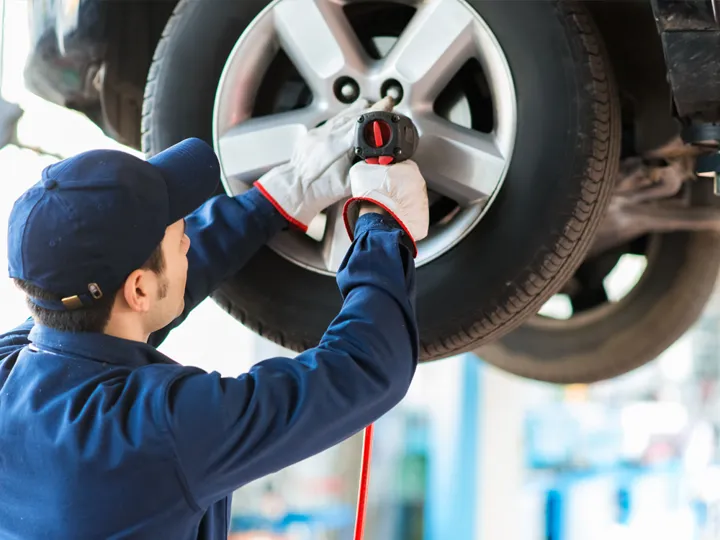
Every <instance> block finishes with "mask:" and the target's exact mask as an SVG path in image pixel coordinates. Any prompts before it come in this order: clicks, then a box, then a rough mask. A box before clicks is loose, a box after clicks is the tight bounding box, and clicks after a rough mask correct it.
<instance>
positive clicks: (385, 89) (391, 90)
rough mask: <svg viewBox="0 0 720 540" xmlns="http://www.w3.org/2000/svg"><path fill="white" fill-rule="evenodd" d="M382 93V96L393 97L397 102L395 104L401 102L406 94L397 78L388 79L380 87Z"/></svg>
mask: <svg viewBox="0 0 720 540" xmlns="http://www.w3.org/2000/svg"><path fill="white" fill-rule="evenodd" d="M380 95H381V96H382V97H388V96H389V97H391V98H392V100H393V101H394V102H395V105H397V104H398V103H400V102H401V101H402V99H403V96H404V95H405V92H404V91H403V87H402V85H401V84H400V83H399V82H398V81H396V80H395V79H388V80H387V81H385V82H384V83H383V85H382V88H380Z"/></svg>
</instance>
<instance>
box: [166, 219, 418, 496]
mask: <svg viewBox="0 0 720 540" xmlns="http://www.w3.org/2000/svg"><path fill="white" fill-rule="evenodd" d="M337 282H338V285H339V288H340V292H341V294H342V297H343V306H342V309H341V311H340V313H339V314H338V316H337V317H336V318H335V319H334V320H333V321H332V323H331V325H330V327H329V328H328V330H327V331H326V333H325V335H324V336H323V338H322V340H321V342H320V344H319V345H318V346H317V347H316V348H313V349H310V350H308V351H306V352H304V353H302V354H300V355H299V356H297V357H296V358H280V357H278V358H271V359H268V360H264V361H262V362H260V363H258V364H256V365H255V366H254V367H253V368H252V369H251V370H250V371H249V372H248V373H246V374H243V375H241V376H239V377H237V378H230V377H221V376H220V375H219V374H217V373H210V374H208V373H205V372H202V371H200V370H195V371H192V372H187V371H186V372H183V373H184V374H183V375H182V376H179V377H177V378H176V379H175V380H174V381H173V382H172V383H170V384H169V385H168V388H167V395H166V406H167V414H168V422H169V428H170V429H169V432H170V433H171V434H172V437H173V441H174V445H175V450H176V453H177V457H178V460H179V463H180V466H181V469H182V472H183V474H184V476H185V479H186V483H187V486H188V488H189V491H190V494H191V496H192V497H193V498H194V500H195V501H196V502H197V504H198V506H199V507H200V508H202V507H205V506H206V505H207V504H209V503H211V502H212V501H215V500H217V499H218V498H219V497H222V496H225V495H228V494H229V493H230V492H231V491H233V490H235V489H237V488H238V487H240V486H242V485H244V484H246V483H248V482H250V481H252V480H254V479H257V478H259V477H262V476H265V475H267V474H269V473H272V472H274V471H277V470H279V469H282V468H284V467H286V466H288V465H291V464H293V463H296V462H298V461H301V460H303V459H305V458H307V457H309V456H312V455H314V454H317V453H319V452H321V451H323V450H325V449H327V448H329V447H331V446H334V445H335V444H337V443H339V442H340V441H342V440H344V439H346V438H348V437H350V436H351V435H353V434H355V433H357V432H358V431H360V430H361V429H363V428H364V427H365V426H367V425H368V424H370V423H372V422H374V421H375V420H377V419H378V418H379V417H380V416H382V415H383V414H385V413H386V412H387V411H388V410H390V409H391V408H393V407H394V406H395V405H396V404H397V403H398V402H399V401H400V400H401V399H402V398H403V397H404V396H405V394H406V393H407V390H408V388H409V386H410V382H411V380H412V378H413V375H414V373H415V369H416V366H417V361H418V348H419V342H418V330H417V323H416V318H415V306H414V297H415V266H414V261H413V259H412V255H411V251H410V249H409V248H408V247H407V237H405V234H404V233H403V231H402V230H401V229H399V228H398V227H397V225H396V224H395V222H394V221H392V220H391V219H390V218H384V217H382V216H380V215H378V214H368V215H365V216H363V217H362V218H361V219H360V220H358V226H357V228H356V238H355V241H354V242H353V245H352V246H351V248H350V250H349V251H348V256H347V257H346V258H345V260H344V262H343V264H342V266H341V268H340V270H339V273H338V276H337Z"/></svg>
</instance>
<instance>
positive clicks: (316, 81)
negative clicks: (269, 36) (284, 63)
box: [273, 0, 367, 96]
mask: <svg viewBox="0 0 720 540" xmlns="http://www.w3.org/2000/svg"><path fill="white" fill-rule="evenodd" d="M273 16H274V20H275V30H276V32H277V35H278V39H279V40H280V45H281V47H282V48H283V49H284V50H285V53H286V54H287V55H288V57H289V58H290V60H291V61H292V62H293V64H294V65H295V67H296V68H297V70H298V72H299V73H300V74H301V75H302V76H303V78H304V79H305V81H306V82H307V83H308V85H309V86H310V88H311V89H312V90H313V92H314V93H315V94H316V95H321V96H324V95H327V93H328V92H329V91H330V89H331V88H332V82H333V81H334V79H335V78H336V77H337V76H338V75H341V74H347V73H352V72H356V71H364V66H365V65H366V62H367V60H366V58H367V55H366V54H365V53H364V51H363V48H362V45H361V44H360V41H359V40H358V38H357V35H356V33H355V31H354V30H353V29H352V27H351V26H350V23H349V22H348V20H347V18H346V17H345V14H344V12H343V10H342V7H341V6H340V5H338V4H336V3H334V2H331V1H330V0H284V1H283V2H279V3H278V4H277V6H276V7H275V8H274V9H273Z"/></svg>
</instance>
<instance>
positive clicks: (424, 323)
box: [143, 0, 620, 361]
mask: <svg viewBox="0 0 720 540" xmlns="http://www.w3.org/2000/svg"><path fill="white" fill-rule="evenodd" d="M467 3H468V4H469V5H470V6H472V8H474V9H475V10H476V11H477V12H478V13H479V14H480V15H481V16H482V17H483V19H484V20H485V22H486V23H487V24H488V26H489V27H490V28H491V29H492V31H493V32H494V34H495V36H496V38H497V40H498V42H499V43H500V45H501V47H502V48H503V50H504V52H505V56H506V57H507V60H508V63H509V65H510V68H511V71H512V73H513V77H514V80H515V87H516V94H517V100H518V104H517V105H518V126H517V139H516V143H515V150H514V155H513V158H512V163H511V165H510V169H509V171H508V175H507V177H506V179H505V182H504V184H503V187H502V189H501V190H500V193H499V195H498V196H497V198H496V199H495V201H494V202H493V204H492V206H491V208H490V209H489V211H488V213H487V214H486V216H485V217H484V218H483V220H482V221H481V222H480V224H479V225H478V226H477V227H476V228H475V229H474V230H473V231H472V232H471V233H470V234H469V235H468V236H467V237H466V238H465V239H464V240H463V241H462V242H461V243H460V244H459V245H457V246H456V247H455V248H453V249H452V250H451V251H450V252H448V253H446V254H445V255H443V256H441V257H440V258H438V259H436V260H434V261H432V262H431V263H429V264H427V265H425V266H423V267H421V268H419V269H418V281H417V283H418V290H417V312H418V320H419V324H420V330H421V359H422V360H425V361H427V360H435V359H438V358H442V357H446V356H449V355H452V354H456V353H460V352H463V351H468V350H472V349H474V348H476V347H477V346H478V345H482V344H484V343H487V342H489V341H491V340H495V339H498V338H499V337H501V336H502V335H504V334H506V333H507V332H509V331H511V330H512V329H514V328H515V327H517V326H518V325H519V324H520V323H522V321H523V320H524V319H525V318H527V317H528V316H531V315H533V314H534V313H536V312H537V310H538V309H539V308H540V307H541V306H542V304H543V303H544V302H545V301H546V300H547V299H548V298H549V297H550V296H551V295H552V294H553V293H554V292H555V291H556V290H557V289H558V288H559V287H561V286H562V284H563V283H564V282H565V281H566V280H567V279H568V278H569V277H570V276H571V275H572V273H573V272H574V270H575V268H576V267H577V266H578V265H579V264H580V262H581V261H582V258H583V255H584V253H585V251H586V250H587V248H588V245H589V242H590V241H591V239H592V236H593V233H594V232H595V230H596V228H597V226H598V224H599V222H600V220H601V219H602V217H603V214H604V211H605V208H606V206H607V203H608V200H609V196H610V195H611V192H612V187H613V186H612V179H613V178H614V177H615V174H616V171H617V167H618V163H619V151H620V118H619V104H618V97H617V94H618V92H617V88H616V86H615V84H614V81H613V79H612V75H611V73H612V70H611V68H610V65H609V62H608V59H607V55H606V53H605V50H604V45H603V43H602V39H601V37H600V36H599V35H598V32H597V30H596V29H595V26H594V24H593V22H592V20H591V17H590V16H589V15H588V13H587V12H586V11H585V9H584V7H583V6H582V5H581V3H580V2H565V1H560V2H557V1H538V2H524V3H522V6H521V7H520V8H518V4H517V3H514V2H488V1H485V0H468V2H467ZM267 4H268V2H267V1H266V0H243V1H242V2H217V3H213V5H212V9H208V6H207V3H205V2H197V1H193V0H183V1H181V2H180V4H178V6H177V7H176V9H175V12H174V14H173V16H172V17H171V19H170V21H169V22H168V25H167V27H166V29H165V31H164V34H163V38H162V39H161V41H160V43H159V45H158V47H157V51H156V53H155V57H154V61H153V64H152V67H151V70H150V74H149V78H148V83H147V88H146V93H145V103H144V111H143V149H144V151H145V152H146V153H147V154H149V155H153V154H155V153H157V152H159V151H161V150H163V149H165V148H167V147H168V146H171V145H172V144H174V143H176V142H178V141H180V140H182V139H185V138H187V137H200V138H202V139H204V140H206V141H207V142H209V143H212V113H213V103H214V99H215V92H216V89H217V86H218V81H219V79H220V75H221V72H222V69H223V65H224V63H225V61H226V59H227V58H228V56H229V54H230V52H231V49H232V47H233V45H234V43H235V42H236V40H237V39H238V38H239V37H240V35H241V34H242V32H243V31H244V30H245V29H246V28H247V26H248V25H249V24H250V23H251V22H252V20H253V19H254V17H255V16H256V15H257V14H258V13H259V12H260V11H261V10H262V9H263V8H264V7H265V6H266V5H267ZM213 297H214V299H215V300H216V301H217V302H218V304H220V305H221V306H222V307H223V308H224V309H226V310H227V311H228V312H230V313H231V314H232V315H233V316H234V317H235V318H237V319H238V320H239V321H241V322H242V323H244V324H245V325H246V326H248V327H250V328H251V329H253V330H254V331H256V332H257V333H259V334H260V335H263V336H265V337H266V338H268V339H270V340H272V341H275V342H277V343H279V344H281V345H283V346H285V347H288V348H290V349H294V350H303V349H306V348H308V347H311V346H313V345H315V344H317V342H318V340H319V339H320V338H321V336H322V335H323V333H324V331H325V329H326V328H327V326H328V324H329V323H330V321H331V320H332V318H333V317H334V316H335V315H336V314H337V312H338V310H339V309H340V306H341V298H340V295H339V294H338V290H337V286H336V284H335V280H334V279H333V278H331V277H327V276H323V275H320V274H316V273H313V272H310V271H307V270H305V269H303V268H301V267H299V266H297V265H295V264H292V263H291V262H289V261H287V260H286V259H284V258H282V257H280V256H279V255H277V254H276V253H275V252H273V251H272V250H271V249H269V248H265V249H263V250H261V252H259V253H258V254H257V255H256V256H255V257H254V258H253V259H252V261H251V262H250V263H249V264H248V265H247V266H246V267H245V268H243V269H242V270H241V271H240V272H239V273H238V274H237V275H236V276H235V277H233V278H232V279H231V280H229V282H227V283H225V284H223V285H222V286H221V287H220V289H219V290H217V291H216V292H215V293H214V295H213Z"/></svg>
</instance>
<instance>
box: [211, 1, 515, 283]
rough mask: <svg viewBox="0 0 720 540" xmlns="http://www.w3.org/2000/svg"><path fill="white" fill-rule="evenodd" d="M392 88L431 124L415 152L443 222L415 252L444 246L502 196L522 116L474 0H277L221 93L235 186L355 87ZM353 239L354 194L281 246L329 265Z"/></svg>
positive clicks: (219, 146)
mask: <svg viewBox="0 0 720 540" xmlns="http://www.w3.org/2000/svg"><path fill="white" fill-rule="evenodd" d="M373 10H382V12H381V13H380V12H377V11H373ZM413 10H414V11H413ZM408 15H409V16H408ZM408 20H409V23H408ZM374 21H382V25H381V26H382V28H380V29H378V25H377V24H374ZM478 73H479V74H480V75H478ZM388 95H389V96H391V97H392V98H393V99H394V101H395V103H396V110H397V111H398V112H400V113H402V114H405V115H406V116H409V117H410V118H411V119H412V120H413V121H414V122H415V124H416V125H417V127H418V131H419V133H420V144H419V147H418V150H417V153H416V154H415V156H414V159H415V161H417V163H418V165H419V166H420V169H421V171H422V172H423V175H424V177H425V179H426V180H427V183H428V189H429V195H430V203H431V226H430V230H429V234H428V237H427V238H426V239H425V240H423V241H421V242H419V245H418V251H419V253H418V258H417V260H416V263H417V265H418V266H422V265H423V264H427V263H428V262H430V261H431V260H433V259H435V258H437V257H439V256H441V255H443V254H444V253H446V252H447V251H448V250H449V249H451V248H452V247H453V246H455V245H456V244H457V243H458V242H460V241H461V240H462V239H463V238H465V236H466V235H467V234H469V232H470V231H471V230H472V229H473V228H474V227H475V226H476V225H477V223H478V222H479V221H480V219H481V218H482V216H483V215H484V213H485V212H486V211H487V209H488V208H489V206H490V204H491V203H492V201H493V200H494V198H495V196H496V195H497V193H498V191H499V189H500V187H501V185H502V182H503V180H504V178H505V174H506V171H507V168H508V165H509V162H510V158H511V155H512V150H513V146H514V142H515V129H516V122H517V118H516V116H517V111H516V100H515V90H514V84H513V81H512V76H511V72H510V68H509V66H508V64H507V60H506V59H505V56H504V54H503V52H502V50H501V48H500V46H499V44H498V43H497V41H496V39H495V37H494V35H493V34H492V32H491V30H490V29H489V27H488V26H487V25H486V24H485V22H484V21H483V20H482V18H481V17H480V16H479V15H478V13H477V12H476V11H475V10H473V9H472V8H471V7H470V6H468V5H467V4H466V3H465V2H464V1H463V0H417V1H411V0H403V1H401V2H390V1H388V2H373V3H367V2H362V1H353V0H340V1H338V0H293V1H287V0H275V1H273V2H272V3H270V5H269V6H268V7H267V8H266V9H265V10H264V11H263V12H261V13H260V14H259V15H258V16H257V17H256V19H255V20H254V21H253V23H252V24H251V25H250V26H249V27H248V28H247V29H246V30H245V32H244V33H243V34H242V36H241V37H240V39H239V40H238V42H237V44H236V45H235V47H234V49H233V51H232V53H231V55H230V57H229V58H228V61H227V64H226V66H225V69H224V72H223V75H222V78H221V81H220V87H219V89H218V93H217V99H216V103H215V111H214V140H215V148H216V151H217V153H218V156H219V158H220V162H221V165H222V170H223V183H224V186H225V189H226V191H227V192H228V193H229V194H232V195H237V194H240V193H242V192H244V191H246V190H247V189H249V187H250V186H251V185H252V182H254V181H255V180H257V178H259V177H260V176H261V175H262V174H264V173H265V172H266V171H268V170H269V169H270V168H272V167H274V166H277V165H279V164H281V163H283V162H285V161H287V160H288V159H289V157H290V155H291V152H292V148H293V147H294V144H295V141H297V140H298V138H299V137H301V136H302V135H303V134H304V133H306V132H307V130H308V129H311V128H313V127H315V126H317V125H319V124H321V123H322V122H324V121H326V120H327V119H329V118H330V117H332V116H333V115H335V114H337V113H338V112H340V111H342V110H343V109H345V108H346V107H347V106H348V105H349V104H351V103H354V102H355V101H357V99H359V98H361V97H363V98H366V99H368V100H370V101H377V100H379V99H381V98H382V97H384V96H388ZM349 245H350V242H349V239H348V238H347V234H346V232H345V227H344V223H343V220H342V202H341V203H340V204H338V205H335V206H333V207H331V208H329V209H327V210H326V211H325V212H323V213H322V214H321V215H319V216H318V217H317V219H316V220H314V221H313V223H311V224H310V228H309V231H308V233H307V234H301V233H299V232H296V231H288V232H285V233H282V234H280V235H278V236H277V237H276V238H275V239H274V240H273V241H272V243H271V247H272V249H274V250H275V251H276V252H277V253H279V254H280V255H281V256H283V257H285V258H287V259H289V260H290V261H292V262H294V263H296V264H298V265H301V266H303V267H305V268H307V269H309V270H312V271H315V272H319V273H323V274H328V275H332V274H334V272H335V271H336V270H337V268H338V267H339V265H340V263H341V262H342V259H343V258H344V256H345V253H346V252H347V249H348V247H349Z"/></svg>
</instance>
